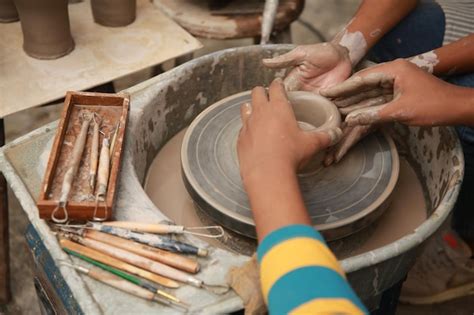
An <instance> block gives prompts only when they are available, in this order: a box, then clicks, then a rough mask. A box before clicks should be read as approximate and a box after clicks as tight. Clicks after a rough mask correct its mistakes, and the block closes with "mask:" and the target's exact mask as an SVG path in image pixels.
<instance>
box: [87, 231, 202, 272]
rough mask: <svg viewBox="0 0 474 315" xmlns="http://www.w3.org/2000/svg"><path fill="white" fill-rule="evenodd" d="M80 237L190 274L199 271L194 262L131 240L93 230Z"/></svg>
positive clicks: (196, 263) (197, 264)
mask: <svg viewBox="0 0 474 315" xmlns="http://www.w3.org/2000/svg"><path fill="white" fill-rule="evenodd" d="M82 236H83V237H85V238H89V239H93V240H96V241H99V242H103V243H106V244H109V245H112V246H115V247H118V248H121V249H124V250H126V251H129V252H132V253H135V254H137V255H140V256H143V257H146V258H149V259H152V260H155V261H158V262H161V263H163V264H166V265H168V266H172V267H175V268H178V269H180V270H184V271H187V272H190V273H197V272H198V271H199V263H198V262H197V261H196V260H194V259H190V258H188V257H185V256H182V255H178V254H175V253H171V252H167V251H165V250H161V249H159V248H154V247H151V246H148V245H143V244H140V243H137V242H134V241H131V240H126V239H123V238H120V237H118V236H114V235H111V234H107V233H102V232H99V231H95V230H88V229H84V230H83V232H82Z"/></svg>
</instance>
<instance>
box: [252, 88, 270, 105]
mask: <svg viewBox="0 0 474 315" xmlns="http://www.w3.org/2000/svg"><path fill="white" fill-rule="evenodd" d="M266 103H268V98H267V93H266V91H265V89H264V88H263V87H261V86H257V87H254V88H253V89H252V111H258V110H259V108H260V107H262V106H264V105H265V104H266Z"/></svg>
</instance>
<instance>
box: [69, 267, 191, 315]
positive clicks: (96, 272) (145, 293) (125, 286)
mask: <svg viewBox="0 0 474 315" xmlns="http://www.w3.org/2000/svg"><path fill="white" fill-rule="evenodd" d="M60 264H61V265H64V266H68V267H71V268H74V269H75V270H77V271H78V272H80V273H83V274H85V275H88V276H89V277H91V278H92V279H95V280H97V281H99V282H102V283H105V284H107V285H109V286H111V287H113V288H116V289H118V290H121V291H124V292H126V293H128V294H131V295H134V296H137V297H139V298H142V299H145V300H149V301H155V302H158V303H161V304H164V305H167V306H174V305H179V306H181V307H184V306H183V305H181V304H178V303H176V304H173V303H172V302H171V301H169V300H166V299H163V298H162V297H159V296H157V294H155V293H153V292H151V291H150V290H147V289H144V288H143V287H141V286H138V285H136V284H134V283H132V282H131V281H127V280H124V279H123V278H122V277H119V276H117V275H115V274H113V273H110V272H107V271H104V270H102V269H100V268H97V267H91V268H86V267H83V266H78V265H73V264H69V263H66V262H61V263H60ZM185 309H187V307H185Z"/></svg>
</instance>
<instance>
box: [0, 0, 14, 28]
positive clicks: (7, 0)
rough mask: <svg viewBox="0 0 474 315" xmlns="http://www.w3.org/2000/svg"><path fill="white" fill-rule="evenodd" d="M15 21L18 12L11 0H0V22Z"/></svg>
mask: <svg viewBox="0 0 474 315" xmlns="http://www.w3.org/2000/svg"><path fill="white" fill-rule="evenodd" d="M15 21H18V12H17V11H16V7H15V4H14V3H13V0H0V23H9V22H15Z"/></svg>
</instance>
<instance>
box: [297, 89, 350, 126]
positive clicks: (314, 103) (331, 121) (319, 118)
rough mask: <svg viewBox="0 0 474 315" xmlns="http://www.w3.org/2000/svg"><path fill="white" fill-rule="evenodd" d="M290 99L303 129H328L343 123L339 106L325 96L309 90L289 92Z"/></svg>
mask: <svg viewBox="0 0 474 315" xmlns="http://www.w3.org/2000/svg"><path fill="white" fill-rule="evenodd" d="M288 99H289V101H290V103H291V104H292V105H293V111H294V112H295V117H296V120H297V121H298V124H299V126H300V128H301V129H303V130H306V131H328V130H331V129H334V128H337V127H339V125H340V124H341V115H340V114H339V111H338V110H337V107H336V106H334V104H333V103H332V102H331V101H329V100H328V99H326V98H324V97H321V96H319V95H317V94H314V93H308V92H288Z"/></svg>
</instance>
